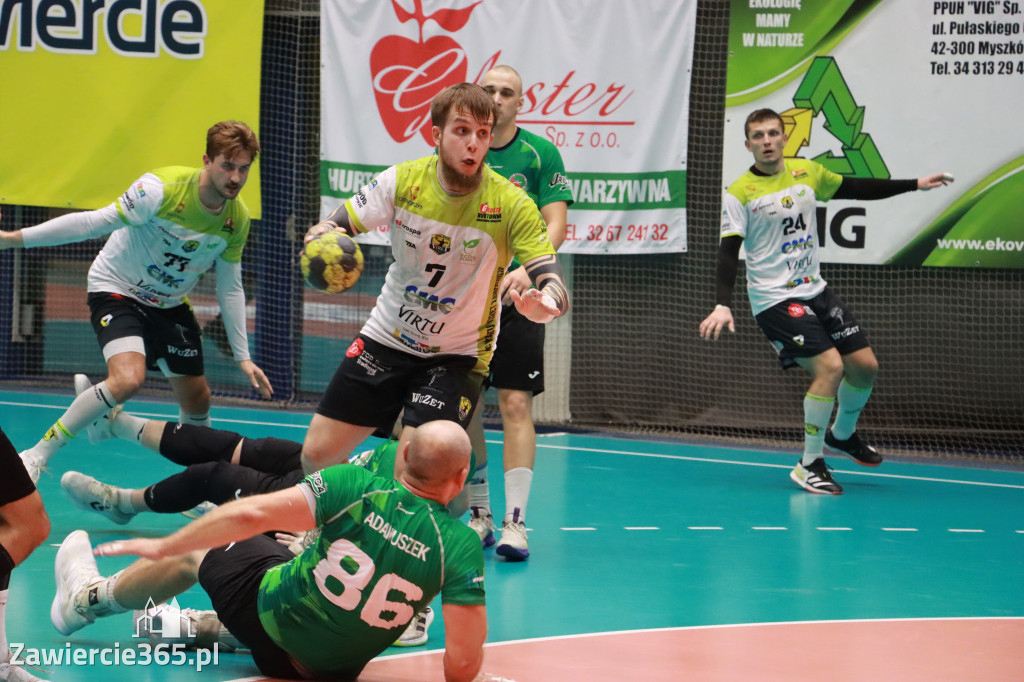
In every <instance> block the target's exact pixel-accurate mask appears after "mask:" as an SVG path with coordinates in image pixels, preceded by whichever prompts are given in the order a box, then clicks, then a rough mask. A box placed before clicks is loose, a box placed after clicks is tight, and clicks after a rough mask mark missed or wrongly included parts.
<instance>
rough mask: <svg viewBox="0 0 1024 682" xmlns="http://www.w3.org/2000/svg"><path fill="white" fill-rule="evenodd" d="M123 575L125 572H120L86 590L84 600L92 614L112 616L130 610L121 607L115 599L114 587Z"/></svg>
mask: <svg viewBox="0 0 1024 682" xmlns="http://www.w3.org/2000/svg"><path fill="white" fill-rule="evenodd" d="M122 573H124V571H123V570H121V571H118V572H117V573H115V574H114V575H112V576H110V577H109V578H102V579H100V580H99V581H97V582H95V583H93V584H92V585H89V587H87V588H86V589H85V592H86V595H83V598H84V599H85V600H86V603H87V604H88V608H89V612H90V613H92V614H93V615H95V616H110V615H112V614H115V613H124V612H125V611H129V610H130V609H128V608H125V607H124V606H121V605H120V604H119V603H117V599H115V598H114V586H115V585H116V584H117V581H118V579H119V578H120V577H121V574H122Z"/></svg>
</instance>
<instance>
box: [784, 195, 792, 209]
mask: <svg viewBox="0 0 1024 682" xmlns="http://www.w3.org/2000/svg"><path fill="white" fill-rule="evenodd" d="M782 208H793V198H792V197H782Z"/></svg>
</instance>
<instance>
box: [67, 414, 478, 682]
mask: <svg viewBox="0 0 1024 682" xmlns="http://www.w3.org/2000/svg"><path fill="white" fill-rule="evenodd" d="M397 458H398V460H399V461H400V462H401V464H400V466H399V467H398V469H399V473H398V477H397V478H385V477H383V476H377V475H374V474H372V473H371V472H369V471H366V470H365V469H362V468H360V467H354V466H349V465H347V464H341V465H336V466H332V467H328V468H327V469H324V470H323V471H318V472H315V473H313V474H310V475H309V476H306V477H305V478H303V479H302V481H300V482H299V484H298V485H294V486H291V487H290V488H287V489H284V490H278V491H275V492H272V493H268V494H265V495H254V496H249V497H243V498H241V499H239V500H232V501H230V502H227V503H225V504H223V505H221V506H219V507H218V508H216V509H214V510H212V511H211V512H209V513H208V514H206V515H204V516H202V517H201V518H199V519H197V520H195V521H193V522H192V523H190V524H188V525H187V526H185V527H184V528H181V529H179V530H178V531H176V532H174V533H172V534H171V535H168V536H166V537H158V538H134V539H128V540H118V541H115V542H113V543H107V544H104V545H101V546H99V547H97V548H96V549H95V551H94V550H93V548H92V546H91V543H90V541H89V536H88V535H87V534H86V533H85V532H84V531H74V532H72V533H71V534H70V535H68V537H67V538H65V540H64V542H63V543H62V544H61V547H60V549H59V550H58V552H57V558H56V564H55V572H56V576H57V596H56V598H55V599H54V603H53V606H52V608H51V610H50V614H51V620H53V623H54V626H55V627H56V628H57V629H58V631H59V632H61V633H62V634H64V635H70V634H71V633H73V632H75V631H77V630H79V629H81V628H83V627H85V626H87V625H89V624H90V623H92V622H94V621H95V620H96V619H97V618H99V617H104V616H109V615H113V614H116V613H123V612H125V611H128V610H130V609H138V608H144V607H145V606H146V605H147V604H148V603H150V602H155V601H160V602H162V601H165V600H168V599H170V598H171V597H173V596H175V595H177V594H180V593H181V592H183V591H185V590H187V589H189V588H190V587H191V586H192V585H194V584H196V582H198V583H199V584H200V585H201V586H202V588H203V589H204V590H205V591H206V592H207V593H208V594H209V595H210V600H211V602H212V603H213V607H214V609H215V610H216V611H217V613H218V615H219V616H220V617H221V619H222V621H223V622H224V624H225V625H226V626H227V628H228V629H230V631H231V632H232V633H234V634H235V635H236V636H237V637H238V639H239V641H241V642H242V643H243V644H244V645H245V646H246V648H248V649H249V650H250V652H251V653H252V656H253V660H254V662H255V663H256V665H257V666H258V667H259V669H260V671H261V672H262V673H263V674H264V675H267V676H269V677H280V678H286V679H335V680H355V679H356V678H357V677H358V676H359V672H360V671H361V670H362V668H363V667H364V666H365V665H366V663H367V662H368V661H369V660H371V659H372V658H374V657H375V656H377V655H378V654H380V653H381V652H383V651H384V649H386V648H387V647H388V646H389V645H390V644H391V643H392V642H393V641H394V637H395V634H397V631H400V629H405V628H406V627H407V626H408V624H409V622H410V621H411V620H412V618H413V617H414V616H415V614H416V613H417V612H418V611H420V610H422V609H423V608H425V607H426V606H427V604H429V603H430V602H431V601H432V600H433V598H434V597H435V596H436V595H438V594H439V593H440V594H441V595H442V602H443V605H444V606H443V610H444V620H445V630H446V637H445V657H444V672H445V679H446V680H447V681H448V682H469V680H472V679H474V678H475V677H476V676H477V674H478V673H479V670H480V664H481V662H482V660H483V642H484V640H485V638H486V633H487V620H486V609H485V606H484V585H483V550H482V549H481V547H480V542H479V538H478V537H477V535H476V533H475V532H474V531H472V530H471V529H470V528H468V527H467V526H465V525H464V524H462V523H460V522H459V521H457V520H455V519H452V518H451V517H450V516H449V515H448V513H447V511H446V509H445V505H446V504H447V503H448V502H450V501H451V500H452V499H454V498H455V496H456V495H457V494H458V493H459V492H460V491H461V490H462V488H463V485H464V482H465V480H466V477H467V476H468V475H469V471H470V445H469V438H468V437H467V436H466V434H465V431H463V430H462V428H461V427H460V426H459V425H457V424H455V423H454V422H449V421H444V420H440V421H432V422H426V423H424V424H422V425H421V426H420V427H419V428H418V429H416V431H415V433H414V434H413V436H412V438H411V439H410V440H409V441H408V443H407V444H404V445H403V446H401V448H400V450H399V452H398V454H397ZM279 527H284V528H291V529H295V530H298V531H308V530H312V529H314V528H320V530H321V532H320V536H319V537H318V538H317V540H316V541H315V542H313V543H312V544H310V545H309V546H308V547H307V548H306V549H305V550H303V552H302V553H301V554H300V555H298V556H294V555H292V554H291V552H289V551H288V550H286V549H285V548H283V547H281V545H279V544H278V543H276V542H274V541H273V540H272V539H270V538H269V537H267V536H266V535H265V533H267V532H269V531H271V530H273V529H275V528H279ZM94 553H95V554H96V555H104V556H119V555H125V554H134V555H138V556H140V557H143V559H142V560H140V561H136V562H135V563H133V564H132V565H131V566H129V567H128V568H126V569H124V570H122V571H119V572H118V573H116V574H114V575H111V576H109V577H104V576H102V575H100V573H99V571H98V569H97V566H96V561H95V559H94V558H93V554H94ZM356 566H358V569H359V570H358V572H356V573H352V572H351V570H350V569H351V568H353V567H356Z"/></svg>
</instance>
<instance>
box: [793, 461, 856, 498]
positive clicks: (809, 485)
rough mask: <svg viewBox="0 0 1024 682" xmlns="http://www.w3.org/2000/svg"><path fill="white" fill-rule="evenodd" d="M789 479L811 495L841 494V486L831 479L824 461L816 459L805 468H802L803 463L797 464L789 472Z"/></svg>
mask: <svg viewBox="0 0 1024 682" xmlns="http://www.w3.org/2000/svg"><path fill="white" fill-rule="evenodd" d="M789 477H790V478H792V479H793V481H795V482H796V484H797V485H798V486H800V487H801V488H804V489H806V490H809V491H811V492H812V493H818V494H819V495H842V494H843V488H842V486H840V485H839V484H838V483H836V482H835V479H833V478H832V472H831V471H829V470H828V465H826V464H825V460H824V459H816V460H814V461H813V462H811V463H810V464H808V465H807V466H804V464H803V462H797V464H796V466H795V467H794V468H793V470H792V471H791V472H789Z"/></svg>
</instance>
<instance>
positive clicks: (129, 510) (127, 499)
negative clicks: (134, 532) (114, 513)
mask: <svg viewBox="0 0 1024 682" xmlns="http://www.w3.org/2000/svg"><path fill="white" fill-rule="evenodd" d="M117 509H118V511H120V512H121V513H122V514H136V513H138V511H139V510H138V509H136V508H135V505H134V504H132V489H131V488H118V489H117Z"/></svg>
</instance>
